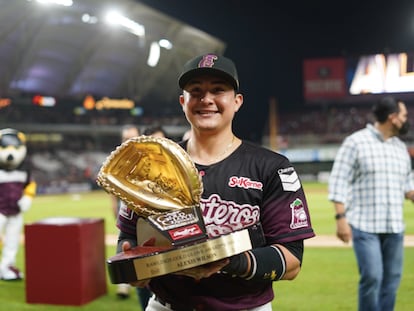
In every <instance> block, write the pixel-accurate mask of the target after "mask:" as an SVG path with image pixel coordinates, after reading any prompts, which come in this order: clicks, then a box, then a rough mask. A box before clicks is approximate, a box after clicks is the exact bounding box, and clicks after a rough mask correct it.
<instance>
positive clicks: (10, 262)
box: [0, 129, 36, 281]
mask: <svg viewBox="0 0 414 311" xmlns="http://www.w3.org/2000/svg"><path fill="white" fill-rule="evenodd" d="M26 153H27V148H26V138H25V135H24V134H23V133H22V132H19V131H17V130H14V129H2V130H0V235H1V241H2V245H3V247H2V251H1V261H0V278H1V279H2V280H7V281H10V280H20V279H22V278H23V274H22V273H21V272H20V271H19V270H18V269H17V268H16V266H15V261H16V255H17V251H18V249H19V243H20V234H21V231H22V227H23V213H24V212H26V211H27V210H28V209H29V208H30V207H31V205H32V199H33V197H34V195H35V194H36V183H35V182H34V181H32V180H31V178H30V172H29V170H28V169H25V168H24V165H25V159H26Z"/></svg>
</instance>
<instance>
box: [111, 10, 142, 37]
mask: <svg viewBox="0 0 414 311" xmlns="http://www.w3.org/2000/svg"><path fill="white" fill-rule="evenodd" d="M105 21H106V22H107V23H108V24H111V25H119V26H122V27H124V28H125V29H127V30H128V31H129V32H130V33H132V34H134V35H136V36H138V37H143V36H145V27H144V26H143V25H141V24H139V23H137V22H135V21H133V20H131V19H129V18H127V17H125V16H124V15H122V14H120V13H119V12H116V11H109V12H108V13H107V14H106V16H105Z"/></svg>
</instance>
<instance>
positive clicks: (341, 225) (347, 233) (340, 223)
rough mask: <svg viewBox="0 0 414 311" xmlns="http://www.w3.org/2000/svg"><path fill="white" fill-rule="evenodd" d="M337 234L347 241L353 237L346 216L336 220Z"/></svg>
mask: <svg viewBox="0 0 414 311" xmlns="http://www.w3.org/2000/svg"><path fill="white" fill-rule="evenodd" d="M336 236H337V237H338V238H339V239H340V240H341V241H343V242H345V243H348V242H349V241H351V239H352V230H351V226H350V225H349V224H348V221H347V220H346V218H345V217H344V218H341V219H338V220H337V221H336Z"/></svg>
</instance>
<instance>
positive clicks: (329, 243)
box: [106, 234, 414, 247]
mask: <svg viewBox="0 0 414 311" xmlns="http://www.w3.org/2000/svg"><path fill="white" fill-rule="evenodd" d="M116 241H117V236H116V235H111V234H107V235H106V244H107V245H115V244H116ZM305 246H307V247H351V246H352V243H348V244H346V243H343V242H342V241H340V240H339V239H338V238H337V237H336V236H333V235H317V236H316V237H314V238H312V239H308V240H305ZM404 246H406V247H414V235H406V236H405V239H404Z"/></svg>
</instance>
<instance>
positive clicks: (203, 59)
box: [178, 53, 239, 91]
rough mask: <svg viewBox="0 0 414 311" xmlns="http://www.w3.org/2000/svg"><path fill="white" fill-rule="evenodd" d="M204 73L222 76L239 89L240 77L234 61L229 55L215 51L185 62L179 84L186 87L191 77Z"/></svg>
mask: <svg viewBox="0 0 414 311" xmlns="http://www.w3.org/2000/svg"><path fill="white" fill-rule="evenodd" d="M204 74H209V75H215V76H219V77H222V78H223V79H225V80H226V81H228V82H229V83H230V84H231V85H232V86H233V88H234V89H235V90H236V91H238V90H239V78H238V75H237V69H236V66H235V65H234V63H233V61H232V60H231V59H229V58H227V57H224V56H221V55H217V54H214V53H209V54H203V55H200V56H197V57H195V58H193V59H191V60H189V61H188V62H187V63H185V65H184V68H183V71H182V73H181V75H180V78H179V79H178V84H179V86H180V87H181V88H182V89H184V87H185V85H186V84H187V83H188V82H189V81H190V80H191V79H193V78H195V77H197V76H201V75H204Z"/></svg>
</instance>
